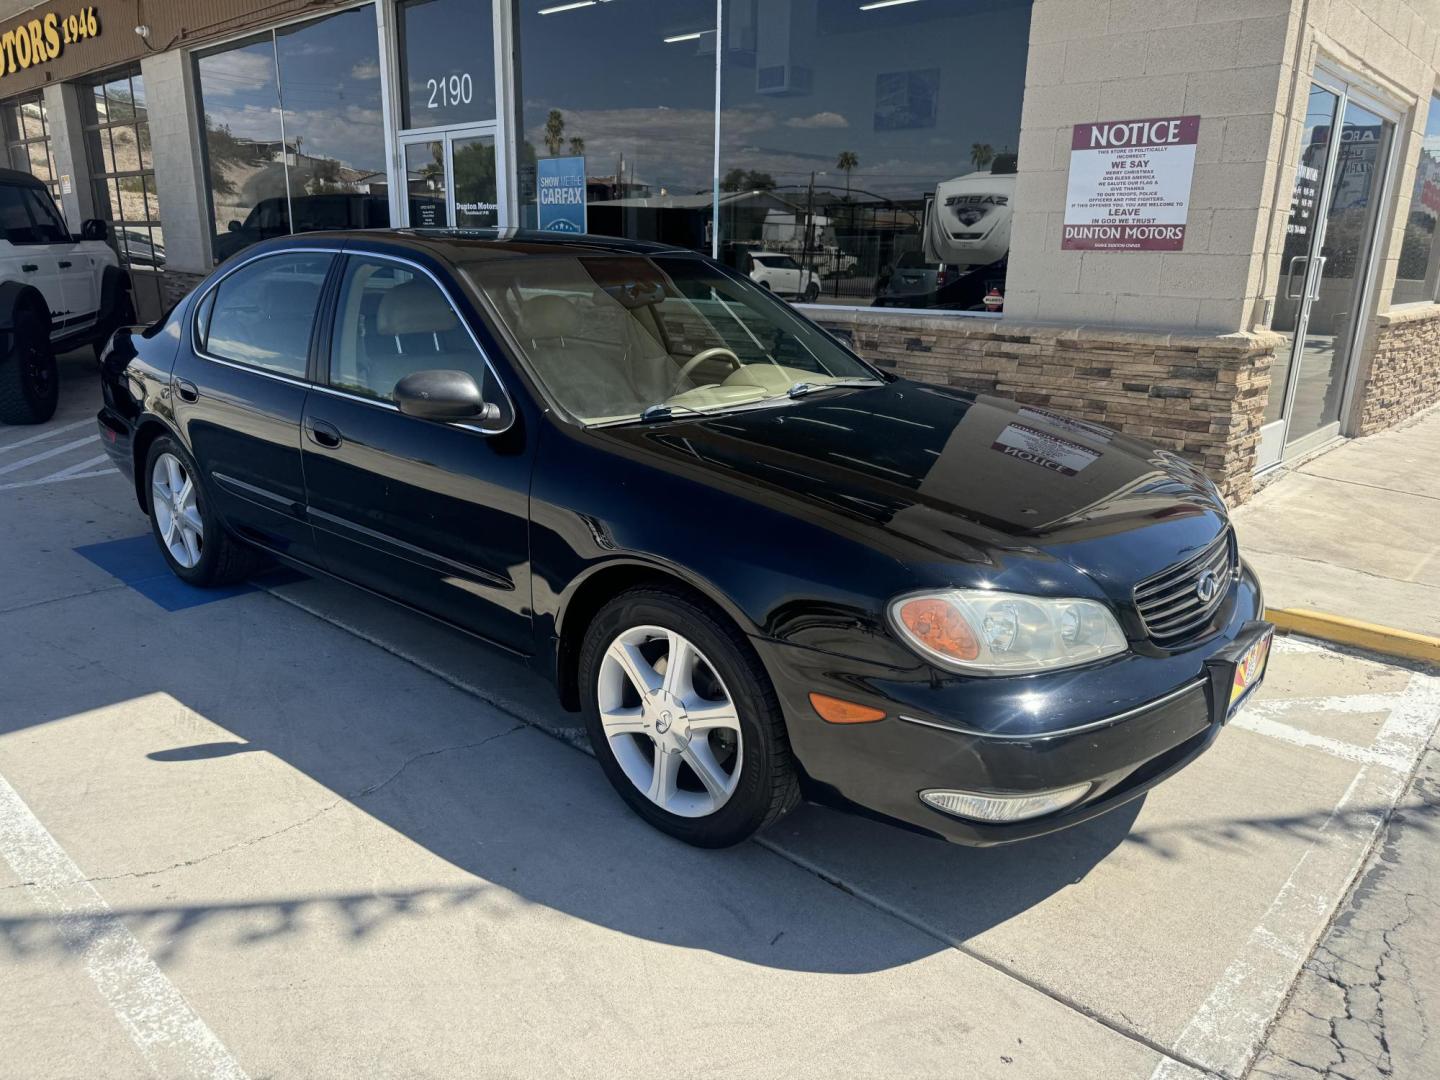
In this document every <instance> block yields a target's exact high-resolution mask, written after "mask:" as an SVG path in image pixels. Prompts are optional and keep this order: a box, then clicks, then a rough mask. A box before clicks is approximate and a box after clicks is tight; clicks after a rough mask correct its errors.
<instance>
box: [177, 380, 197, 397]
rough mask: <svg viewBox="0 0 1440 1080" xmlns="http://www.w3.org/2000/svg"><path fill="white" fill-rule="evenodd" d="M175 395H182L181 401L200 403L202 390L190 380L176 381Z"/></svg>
mask: <svg viewBox="0 0 1440 1080" xmlns="http://www.w3.org/2000/svg"><path fill="white" fill-rule="evenodd" d="M175 393H177V394H179V395H180V400H181V401H199V400H200V388H199V387H197V386H196V385H195V384H194V383H193V382H191V381H190V380H189V379H176V380H175Z"/></svg>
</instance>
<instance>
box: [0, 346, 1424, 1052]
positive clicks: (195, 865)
mask: <svg viewBox="0 0 1440 1080" xmlns="http://www.w3.org/2000/svg"><path fill="white" fill-rule="evenodd" d="M66 376H67V379H66V384H65V386H64V389H63V391H62V406H61V412H60V413H59V414H58V415H57V417H56V418H55V419H54V420H53V421H52V422H51V423H50V424H48V425H46V426H45V427H44V428H40V429H29V428H0V985H3V986H4V987H5V993H3V994H0V1075H4V1076H14V1077H25V1078H27V1080H32V1078H33V1080H41V1078H44V1080H49V1078H62V1077H64V1078H69V1077H76V1078H80V1077H85V1078H90V1077H99V1076H104V1077H117V1078H125V1077H131V1076H136V1077H139V1076H146V1075H152V1074H153V1075H158V1076H162V1077H180V1076H215V1077H243V1076H249V1077H252V1078H257V1080H258V1078H260V1077H286V1078H289V1077H301V1078H309V1077H317V1078H319V1077H352V1076H362V1075H363V1076H379V1077H449V1076H458V1075H466V1076H470V1075H486V1076H490V1075H494V1076H521V1075H537V1074H543V1075H547V1076H570V1075H576V1076H580V1075H583V1076H586V1077H603V1076H617V1077H620V1076H623V1077H648V1076H656V1077H661V1076H663V1077H675V1076H702V1075H703V1076H711V1075H714V1076H746V1077H752V1076H777V1077H778V1076H786V1077H802V1076H835V1075H851V1076H900V1075H905V1076H908V1077H942V1076H943V1077H957V1076H964V1077H992V1076H993V1077H1024V1078H1030V1077H1051V1076H1053V1077H1062V1076H1063V1077H1074V1076H1095V1077H1107V1078H1110V1077H1138V1078H1142V1080H1143V1078H1151V1077H1166V1078H1172V1077H1191V1076H1199V1075H1204V1074H1206V1073H1211V1074H1220V1075H1223V1076H1227V1077H1240V1076H1242V1075H1243V1074H1244V1073H1245V1071H1246V1069H1247V1067H1248V1066H1249V1064H1250V1062H1251V1061H1252V1059H1253V1057H1254V1056H1255V1054H1256V1053H1257V1051H1258V1049H1259V1047H1260V1044H1261V1041H1262V1039H1263V1038H1264V1037H1265V1034H1266V1030H1267V1027H1268V1026H1269V1025H1270V1023H1271V1022H1272V1020H1273V1019H1274V1018H1275V1016H1276V1014H1277V1013H1278V1011H1279V1010H1280V1008H1281V1006H1282V1005H1283V1003H1284V1001H1285V999H1286V996H1287V994H1288V993H1289V991H1290V988H1291V986H1292V983H1293V982H1294V980H1295V977H1296V975H1297V973H1298V972H1299V970H1300V967H1301V965H1302V963H1303V962H1304V961H1305V959H1306V958H1307V956H1309V954H1310V951H1311V949H1312V946H1313V945H1314V943H1315V941H1316V940H1317V939H1318V938H1319V936H1320V934H1321V933H1322V932H1323V931H1324V930H1325V928H1326V926H1327V925H1328V923H1329V922H1330V920H1331V918H1332V916H1333V914H1334V912H1335V910H1336V907H1337V905H1338V904H1339V903H1340V902H1341V901H1342V899H1343V898H1344V896H1345V894H1346V892H1347V890H1348V889H1349V888H1350V885H1351V883H1352V881H1353V879H1354V878H1355V876H1356V874H1357V872H1358V870H1359V869H1360V867H1361V865H1362V862H1363V860H1364V859H1365V857H1366V855H1367V853H1368V852H1369V849H1370V847H1371V845H1372V843H1373V842H1374V840H1375V837H1376V835H1377V833H1378V831H1379V829H1380V827H1381V826H1382V824H1383V822H1384V818H1385V816H1386V815H1387V814H1388V813H1389V811H1390V809H1391V807H1392V806H1393V805H1394V804H1395V801H1396V800H1397V798H1399V796H1400V794H1401V793H1402V791H1403V790H1404V787H1405V784H1406V781H1407V779H1408V777H1409V774H1410V772H1411V771H1412V769H1413V767H1414V764H1415V761H1416V760H1417V757H1418V755H1419V753H1420V751H1421V750H1422V749H1423V747H1424V746H1425V744H1426V742H1427V740H1428V739H1429V738H1430V737H1431V735H1432V733H1433V732H1434V729H1435V724H1436V720H1437V716H1440V678H1437V677H1435V676H1433V675H1430V674H1425V673H1422V672H1419V671H1416V670H1412V669H1410V668H1407V667H1404V666H1398V665H1393V664H1387V663H1382V662H1380V661H1378V660H1376V659H1373V658H1367V657H1363V656H1359V655H1353V654H1347V653H1343V652H1340V651H1336V650H1333V649H1330V648H1327V647H1324V646H1321V645H1319V644H1315V643H1310V642H1305V641H1301V640H1293V639H1289V640H1281V641H1279V642H1278V643H1277V648H1276V652H1275V655H1274V658H1273V660H1272V663H1271V669H1270V674H1269V677H1268V680H1267V683H1266V685H1265V686H1264V687H1263V688H1262V690H1261V692H1260V694H1259V695H1258V698H1257V700H1256V701H1255V702H1254V703H1253V704H1252V705H1251V707H1250V708H1249V709H1248V710H1247V712H1246V713H1245V714H1243V715H1242V716H1241V717H1240V718H1239V719H1238V720H1237V721H1236V722H1235V723H1234V724H1232V725H1231V728H1230V729H1229V730H1227V731H1226V732H1224V733H1223V734H1222V736H1221V738H1220V739H1219V740H1218V742H1217V743H1216V745H1215V747H1214V749H1213V750H1212V751H1211V752H1210V753H1208V754H1206V755H1205V756H1204V757H1203V758H1201V759H1200V760H1199V761H1198V762H1197V763H1196V764H1195V765H1193V766H1192V767H1190V768H1189V769H1188V770H1186V771H1185V772H1183V773H1181V774H1180V775H1179V776H1177V777H1175V778H1174V779H1172V780H1170V781H1169V782H1167V783H1166V784H1164V785H1162V786H1161V787H1159V788H1157V789H1156V790H1154V791H1152V792H1151V793H1150V794H1149V795H1148V796H1147V797H1146V798H1145V799H1143V800H1141V801H1138V802H1136V803H1132V804H1130V805H1129V806H1128V807H1126V808H1124V809H1122V810H1120V811H1117V812H1116V813H1113V814H1111V815H1108V816H1107V817H1104V818H1101V819H1099V820H1097V821H1095V822H1092V823H1090V824H1089V825H1086V826H1082V827H1080V828H1077V829H1073V830H1071V831H1069V832H1066V833H1063V834H1060V835H1057V836H1054V837H1049V838H1045V839H1042V840H1038V841H1034V842H1031V843H1029V844H1025V845H1021V846H1016V847H1010V848H999V849H991V850H983V851H982V850H970V849H964V848H959V847H950V846H946V845H943V844H940V843H938V842H935V841H931V840H927V839H923V838H920V837H916V836H912V835H909V834H907V833H903V832H900V831H897V830H894V829H891V828H887V827H884V826H881V825H877V824H875V823H872V822H869V821H864V820H861V819H857V818H852V817H847V816H844V815H840V814H837V813H834V812H831V811H828V810H824V809H820V808H817V807H810V806H807V807H803V808H801V809H800V810H799V811H798V812H796V813H795V814H794V815H792V816H791V817H790V818H787V819H786V820H785V821H783V822H782V823H781V824H780V825H779V826H778V827H777V828H775V829H773V830H772V831H771V832H770V833H768V834H766V835H765V836H764V837H762V839H761V840H760V841H758V842H754V843H750V844H746V845H742V846H741V847H739V848H736V849H733V850H729V851H723V852H702V851H697V850H693V849H690V848H687V847H685V846H684V845H681V844H679V843H676V842H674V841H671V840H670V839H668V838H667V837H665V836H662V835H661V834H659V833H656V832H654V831H653V830H651V829H649V828H648V827H647V826H645V825H644V824H643V823H641V822H640V821H639V820H638V819H636V818H634V817H633V816H632V815H631V814H630V813H629V812H628V811H627V810H626V809H625V808H624V806H623V805H622V804H621V802H620V801H619V799H618V798H616V797H615V795H614V794H613V793H612V791H611V790H610V788H609V786H608V785H607V783H606V781H605V779H604V777H603V776H602V775H601V773H600V771H599V769H598V768H597V767H596V766H595V765H594V763H593V762H592V761H591V759H590V758H589V757H588V756H586V755H585V754H584V753H580V752H577V750H576V746H577V745H578V744H580V742H581V740H580V739H579V738H578V729H577V723H576V718H574V717H572V716H570V715H568V714H565V713H564V712H562V711H561V710H560V709H559V707H558V706H557V705H556V704H554V701H553V695H552V693H551V691H550V690H549V689H548V688H546V687H545V686H543V685H541V684H539V683H538V682H537V681H536V680H535V679H534V678H533V677H531V676H530V675H528V674H527V673H526V672H525V671H524V670H522V669H521V668H519V667H518V666H516V665H515V664H513V663H512V662H511V661H508V660H506V659H504V658H501V657H498V656H496V655H495V654H493V653H491V652H489V651H488V650H486V649H485V648H484V647H482V646H480V645H478V644H476V643H474V642H472V641H470V640H469V639H466V638H464V637H463V636H461V635H459V634H456V633H452V632H450V631H448V630H446V629H444V628H442V627H439V626H438V625H436V624H432V623H429V622H427V621H426V620H423V619H421V618H419V617H416V616H412V615H409V614H407V613H405V612H402V611H400V610H398V609H396V608H393V607H391V606H389V605H386V604H385V603H383V602H382V601H378V600H374V599H372V598H370V597H368V596H366V595H364V594H361V593H359V592H356V591H355V590H352V589H349V588H348V587H346V586H342V585H338V584H335V583H333V582H329V581H321V580H310V579H303V578H298V577H297V576H295V575H292V574H288V573H287V574H274V575H271V576H269V577H267V578H264V579H261V580H259V581H257V582H255V583H253V584H252V585H249V586H245V587H241V588H239V589H235V590H230V591H227V592H225V593H223V594H218V595H216V594H202V593H197V592H193V591H191V590H188V589H186V588H183V587H179V586H178V585H177V584H176V583H175V582H173V581H172V580H171V579H170V578H169V576H168V573H167V572H166V570H165V568H164V565H163V563H162V562H161V561H160V558H159V555H158V553H156V552H155V551H154V550H153V544H152V542H151V540H150V537H149V532H148V523H147V522H146V520H145V518H144V517H142V515H141V514H140V512H139V510H138V508H137V506H136V503H135V500H134V496H133V493H132V492H131V491H130V490H129V488H128V487H127V485H126V483H125V482H123V481H122V479H121V478H120V477H119V476H118V475H117V474H115V473H114V472H113V471H111V470H109V469H108V468H107V467H106V465H105V461H104V458H103V456H102V451H101V448H100V446H99V443H98V440H97V438H96V436H95V434H94V431H95V428H94V424H93V422H92V417H93V415H94V410H95V408H96V407H97V404H98V387H97V386H96V385H95V382H94V373H93V364H91V363H90V362H89V360H88V354H85V355H80V354H76V355H75V356H72V357H71V358H69V359H68V360H67V361H66ZM557 736H558V737H557Z"/></svg>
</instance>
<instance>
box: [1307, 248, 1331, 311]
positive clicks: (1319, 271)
mask: <svg viewBox="0 0 1440 1080" xmlns="http://www.w3.org/2000/svg"><path fill="white" fill-rule="evenodd" d="M1327 258H1328V256H1325V255H1317V256H1316V257H1315V278H1314V280H1313V281H1312V282H1311V284H1310V299H1311V300H1319V299H1320V279H1321V278H1323V277H1324V276H1325V260H1326V259H1327Z"/></svg>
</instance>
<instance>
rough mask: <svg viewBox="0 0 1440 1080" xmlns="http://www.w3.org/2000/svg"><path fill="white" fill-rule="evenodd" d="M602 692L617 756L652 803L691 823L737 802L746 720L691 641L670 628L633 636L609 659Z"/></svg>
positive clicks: (612, 648) (641, 630)
mask: <svg viewBox="0 0 1440 1080" xmlns="http://www.w3.org/2000/svg"><path fill="white" fill-rule="evenodd" d="M596 691H597V694H596V696H597V702H598V705H599V710H600V724H601V727H602V728H603V729H604V731H605V737H606V739H607V740H608V742H609V745H610V751H611V753H613V754H614V755H615V760H616V762H617V763H618V764H619V765H620V769H621V771H622V772H624V774H625V776H626V777H627V778H628V779H629V780H630V782H631V783H632V784H634V785H635V787H636V788H638V789H639V790H640V791H641V792H642V793H643V794H644V795H645V797H646V798H648V799H649V800H650V801H651V802H653V803H654V804H655V805H656V806H658V807H660V808H661V809H662V810H666V811H668V812H669V813H672V814H675V815H677V816H679V817H688V818H699V817H706V816H708V815H710V814H713V813H715V812H716V811H717V810H719V809H720V808H721V807H722V806H724V805H725V803H726V802H728V801H729V799H730V796H732V795H733V794H734V793H735V788H736V785H737V784H738V783H739V781H740V769H741V765H742V762H743V758H742V752H743V747H742V740H741V734H740V716H739V713H738V711H737V710H736V707H735V703H734V700H733V699H732V698H731V696H730V692H729V691H728V690H727V689H726V688H725V684H724V683H723V682H722V681H721V679H720V676H719V674H718V673H717V672H716V670H715V668H714V666H713V665H712V664H711V663H710V661H709V660H708V659H706V657H705V655H704V654H703V653H702V652H701V651H700V650H699V649H697V648H696V647H695V645H694V644H693V643H692V642H691V641H689V640H688V639H687V638H685V637H684V636H683V635H681V634H678V633H676V632H675V631H674V630H668V629H666V628H665V627H662V626H636V627H632V628H631V629H629V630H626V631H625V632H624V633H622V634H620V635H618V636H617V637H616V638H615V640H614V641H612V642H611V643H610V645H609V647H608V648H607V649H606V650H605V655H604V656H603V657H602V658H601V661H600V671H599V674H598V676H597V686H596Z"/></svg>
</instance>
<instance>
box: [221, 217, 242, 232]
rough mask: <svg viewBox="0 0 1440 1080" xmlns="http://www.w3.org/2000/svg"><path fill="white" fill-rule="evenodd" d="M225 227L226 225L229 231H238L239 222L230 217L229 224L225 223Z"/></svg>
mask: <svg viewBox="0 0 1440 1080" xmlns="http://www.w3.org/2000/svg"><path fill="white" fill-rule="evenodd" d="M225 227H226V228H227V229H229V230H230V231H231V232H239V231H240V222H238V221H236V220H235V219H234V218H231V219H230V224H229V225H226V226H225Z"/></svg>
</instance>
